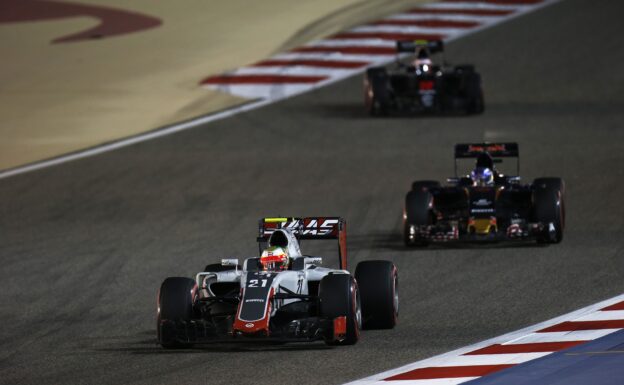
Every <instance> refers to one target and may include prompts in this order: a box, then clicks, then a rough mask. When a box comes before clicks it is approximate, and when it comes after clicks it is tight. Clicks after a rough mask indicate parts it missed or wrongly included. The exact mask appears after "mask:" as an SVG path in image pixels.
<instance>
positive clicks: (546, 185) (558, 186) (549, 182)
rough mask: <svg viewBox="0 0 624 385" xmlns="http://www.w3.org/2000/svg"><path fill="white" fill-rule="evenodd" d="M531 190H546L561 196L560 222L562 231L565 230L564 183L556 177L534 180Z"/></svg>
mask: <svg viewBox="0 0 624 385" xmlns="http://www.w3.org/2000/svg"><path fill="white" fill-rule="evenodd" d="M533 188H535V189H538V188H541V189H547V190H551V191H553V192H554V193H555V194H556V193H557V192H559V194H560V195H561V198H560V200H561V220H562V229H564V230H565V216H566V210H565V195H566V194H565V190H566V189H565V181H564V180H563V179H561V178H557V177H543V178H536V179H535V180H534V181H533Z"/></svg>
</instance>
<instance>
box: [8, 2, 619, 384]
mask: <svg viewBox="0 0 624 385" xmlns="http://www.w3.org/2000/svg"><path fill="white" fill-rule="evenodd" d="M622 12H624V3H622V2H618V1H610V2H606V1H605V2H600V4H598V3H597V2H589V1H582V0H566V1H561V2H559V3H556V4H555V5H552V6H550V7H546V8H544V9H542V10H540V11H538V12H535V13H531V14H529V15H527V16H524V17H521V18H518V19H515V20H512V21H511V22H509V23H506V24H502V25H500V26H497V27H495V28H492V29H488V30H485V31H483V32H480V33H477V34H475V35H472V36H470V37H466V38H462V39H460V40H458V41H456V42H453V43H452V44H449V46H448V50H447V58H448V59H449V60H451V61H453V62H456V63H459V62H473V63H475V64H476V66H477V69H479V70H480V72H481V73H482V74H483V78H484V85H485V92H486V103H487V110H486V113H485V114H484V115H483V116H477V117H446V118H434V117H430V118H403V117H397V118H381V119H372V118H369V117H367V116H366V115H365V114H364V109H363V101H362V95H361V94H362V92H361V83H362V79H361V77H359V76H357V77H354V78H350V79H347V80H346V81H343V82H340V83H336V84H334V85H332V86H329V87H327V88H324V89H320V90H317V91H314V92H311V93H308V94H304V95H302V96H299V97H295V98H292V99H289V100H286V101H283V102H280V103H277V104H274V105H270V106H268V107H265V108H262V109H259V110H256V111H253V112H249V113H244V114H240V115H237V116H234V117H232V118H228V119H225V120H221V121H217V122H213V123H210V124H208V125H206V126H203V127H200V128H196V129H193V130H189V131H185V132H182V133H179V134H176V135H172V136H168V137H164V138H161V139H158V140H153V141H149V142H144V143H141V144H137V145H134V146H131V147H127V148H124V149H121V150H118V151H114V152H111V153H107V154H104V155H99V156H96V157H92V158H88V159H84V160H80V161H76V162H71V163H67V164H64V165H61V166H57V167H52V168H49V169H45V170H41V171H37V172H32V173H28V174H24V175H19V176H15V177H11V178H7V179H3V180H0V202H1V203H0V210H1V211H0V257H1V261H2V268H1V269H0V279H1V280H2V293H1V294H0V307H1V308H2V312H1V313H0V324H1V325H2V327H1V329H0V330H1V331H0V384H116V385H118V384H150V385H154V384H190V383H193V384H211V385H212V384H234V383H236V384H254V385H257V384H269V383H270V384H292V383H296V382H298V383H302V384H340V383H343V382H346V381H349V380H355V379H358V378H361V377H365V376H367V375H371V374H374V373H376V372H379V371H382V370H387V369H390V368H393V367H396V366H399V365H402V364H406V363H408V362H412V361H415V360H418V359H423V358H426V357H429V356H432V355H435V354H438V353H443V352H446V351H448V350H451V349H454V348H457V347H460V346H463V345H466V344H469V343H473V342H476V341H480V340H483V339H486V338H488V337H493V336H496V335H499V334H502V333H505V332H508V331H511V330H515V329H519V328H521V327H523V326H527V325H530V324H534V323H537V322H540V321H543V320H546V319H549V318H552V317H554V316H557V315H560V314H563V313H565V312H567V311H571V310H574V309H577V308H579V307H582V306H585V305H588V304H591V303H594V302H597V301H599V300H602V299H605V298H608V297H611V296H614V295H617V294H621V293H623V292H624V279H623V278H624V262H623V261H624V251H623V250H622V247H623V245H624V240H623V238H622V232H623V231H624V216H623V215H622V214H624V212H623V210H622V203H621V202H622V196H623V194H624V182H623V180H624V168H623V167H622V165H623V164H624V130H623V129H622V127H621V126H622V125H623V124H624V86H623V85H624V67H623V66H622V65H621V63H623V62H624V50H622V49H621V36H622V33H623V32H624V27H623V26H622V23H621V14H622ZM483 140H488V141H503V140H504V141H518V142H519V143H520V149H521V156H522V165H521V166H522V168H521V171H522V175H523V177H524V178H525V181H530V180H532V178H534V177H538V176H551V175H559V176H562V177H563V178H565V180H566V182H567V202H566V205H567V229H566V233H565V239H564V241H563V243H562V244H560V245H554V246H549V247H538V246H536V245H527V246H519V247H509V246H504V245H501V246H499V247H496V246H490V247H453V248H432V249H427V250H414V249H405V248H404V247H403V246H402V242H401V237H400V214H401V209H402V199H403V196H404V194H405V192H406V191H407V189H408V188H409V185H410V183H411V181H412V180H414V179H433V178H435V179H443V178H445V177H447V176H450V175H451V174H452V146H453V144H455V143H456V142H465V141H483ZM276 214H280V215H340V216H344V217H345V218H347V221H348V223H349V236H348V240H349V251H350V266H351V267H355V264H356V263H357V262H358V261H361V260H365V259H378V258H388V259H392V260H393V261H394V262H395V263H396V264H397V266H398V268H399V274H400V279H401V314H400V324H399V325H398V327H397V328H396V329H395V330H392V331H368V332H366V333H365V334H364V335H363V338H362V340H361V341H360V343H358V344H357V345H356V346H353V347H340V348H327V347H325V345H323V344H322V343H320V344H312V345H300V344H294V345H286V346H240V345H218V346H212V347H207V348H202V349H192V350H183V351H165V350H163V349H161V348H160V347H159V346H158V345H157V344H156V340H155V304H156V292H157V290H158V287H159V285H160V282H161V281H162V280H163V279H164V278H165V277H166V276H175V275H184V276H191V275H193V274H195V273H196V272H197V271H198V270H199V269H201V268H202V267H203V266H204V265H205V264H206V263H207V262H211V261H215V260H218V259H220V258H221V257H231V256H241V255H254V254H255V253H256V252H257V246H256V244H255V236H256V231H257V220H258V219H259V218H260V217H262V216H265V215H276ZM303 247H304V248H305V247H306V244H305V243H304V244H303Z"/></svg>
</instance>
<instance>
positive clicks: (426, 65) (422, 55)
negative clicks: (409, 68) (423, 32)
mask: <svg viewBox="0 0 624 385" xmlns="http://www.w3.org/2000/svg"><path fill="white" fill-rule="evenodd" d="M414 67H415V68H416V73H429V72H431V70H432V67H433V62H432V61H431V59H430V58H429V53H428V52H427V50H426V49H424V48H418V49H417V50H416V60H414Z"/></svg>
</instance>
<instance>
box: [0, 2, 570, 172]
mask: <svg viewBox="0 0 624 385" xmlns="http://www.w3.org/2000/svg"><path fill="white" fill-rule="evenodd" d="M558 1H561V0H545V1H544V2H542V3H539V4H535V5H531V6H526V7H525V6H520V7H516V8H518V9H519V11H518V12H515V13H512V14H510V15H505V16H495V17H489V16H487V17H482V16H472V15H439V14H413V15H410V14H405V13H402V14H397V15H395V16H389V17H388V18H389V19H392V18H396V19H405V20H410V19H411V20H422V19H433V18H435V19H441V20H444V19H448V20H479V21H483V20H487V21H488V22H487V23H484V24H482V25H480V26H478V27H475V28H466V29H464V30H463V31H462V33H460V34H457V35H453V36H450V37H448V38H445V39H444V40H445V41H446V42H450V41H453V40H456V39H458V38H460V37H463V36H467V35H470V34H472V33H476V32H478V31H481V30H483V29H485V28H489V27H492V26H495V25H497V24H499V23H502V22H504V21H509V20H512V19H514V18H516V17H520V16H523V15H525V14H527V13H529V12H533V11H536V10H538V9H541V8H543V7H546V6H548V5H551V4H554V3H556V2H558ZM435 4H437V3H435ZM449 4H455V5H456V6H459V5H457V4H459V3H449ZM466 4H471V5H472V6H473V7H474V6H475V4H481V3H466ZM477 6H479V5H477ZM484 6H487V4H486V5H484ZM428 7H430V8H435V7H436V6H435V5H428ZM442 7H443V6H442ZM466 7H468V6H467V5H466ZM318 45H324V46H327V47H332V46H373V47H375V46H378V47H392V46H394V45H395V42H392V41H388V40H382V39H325V40H321V41H317V42H312V43H308V44H306V45H304V46H305V47H310V46H318ZM287 54H288V53H284V54H280V55H278V56H280V57H283V56H282V55H287ZM294 54H300V55H304V54H306V53H303V52H302V53H294ZM310 54H312V53H310ZM332 55H336V56H334V57H340V56H338V55H337V53H333V54H332ZM365 56H372V57H375V58H380V59H377V60H371V61H370V63H371V65H372V64H375V65H379V64H381V63H388V62H390V61H391V60H392V59H391V58H392V57H394V55H365ZM276 57H277V56H276ZM311 57H312V56H311ZM345 57H346V55H345ZM269 59H270V58H269ZM363 71H364V69H358V70H355V71H351V72H348V73H345V74H340V75H338V76H334V77H331V78H329V79H327V80H325V81H322V82H319V83H317V84H314V85H312V86H310V85H308V87H299V86H294V87H288V88H286V87H283V85H280V86H277V87H276V86H273V87H272V88H271V87H270V86H268V87H265V88H264V89H263V91H262V94H263V95H268V96H267V99H263V100H251V101H250V102H249V103H248V104H245V105H242V106H237V107H233V108H230V109H227V110H224V111H221V112H218V113H214V114H210V115H205V116H200V117H198V118H195V119H192V120H189V121H186V122H181V123H176V124H172V125H168V126H165V127H162V128H159V129H156V130H153V131H149V132H145V133H142V134H137V135H134V136H131V137H129V138H124V139H120V140H116V141H113V142H110V143H104V144H101V145H98V146H94V147H91V148H87V149H85V150H79V151H76V152H73V153H69V154H66V155H61V156H58V157H55V158H51V159H47V160H42V161H38V162H34V163H31V164H27V165H24V166H18V167H14V168H10V169H7V170H3V171H0V179H4V178H9V177H12V176H15V175H20V174H24V173H27V172H32V171H36V170H41V169H43V168H47V167H52V166H56V165H60V164H63V163H67V162H71V161H74V160H79V159H83V158H87V157H91V156H95V155H98V154H102V153H105V152H109V151H114V150H117V149H119V148H123V147H127V146H131V145H133V144H136V143H140V142H145V141H148V140H152V139H156V138H160V137H163V136H167V135H171V134H174V133H176V132H180V131H184V130H188V129H191V128H194V127H197V126H200V125H202V124H206V123H209V122H214V121H216V120H220V119H224V118H227V117H230V116H233V115H236V114H239V113H242V112H246V111H251V110H254V109H256V108H260V107H263V106H266V105H268V104H271V103H275V102H277V101H280V100H283V99H285V98H288V97H292V96H295V95H298V94H301V93H303V92H307V91H311V90H314V89H316V88H319V87H324V86H326V85H329V84H332V83H335V82H337V81H340V80H342V79H344V78H346V77H348V76H351V75H354V74H357V73H361V72H363ZM210 87H214V88H216V89H231V90H239V92H242V93H244V94H249V96H252V97H253V96H254V93H252V92H250V90H249V87H248V86H243V85H236V86H235V85H219V86H210ZM244 87H248V88H247V89H244Z"/></svg>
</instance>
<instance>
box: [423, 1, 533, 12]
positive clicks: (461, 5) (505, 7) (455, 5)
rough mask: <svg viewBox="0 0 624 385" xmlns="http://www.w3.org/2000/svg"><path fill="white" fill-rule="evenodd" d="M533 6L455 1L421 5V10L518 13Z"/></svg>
mask: <svg viewBox="0 0 624 385" xmlns="http://www.w3.org/2000/svg"><path fill="white" fill-rule="evenodd" d="M531 7H532V5H523V4H517V5H516V4H493V3H473V2H463V1H453V2H444V3H427V4H423V5H421V6H420V7H419V8H426V9H479V10H487V11H490V10H494V11H518V10H523V9H527V8H531Z"/></svg>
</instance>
